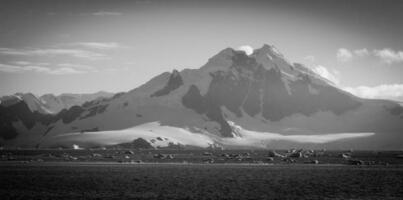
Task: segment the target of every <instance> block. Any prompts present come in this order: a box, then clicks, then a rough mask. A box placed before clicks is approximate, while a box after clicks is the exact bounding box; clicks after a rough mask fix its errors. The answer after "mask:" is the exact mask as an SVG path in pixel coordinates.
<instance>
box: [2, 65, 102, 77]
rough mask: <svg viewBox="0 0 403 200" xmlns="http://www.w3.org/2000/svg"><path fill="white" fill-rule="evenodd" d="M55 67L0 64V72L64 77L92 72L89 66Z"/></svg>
mask: <svg viewBox="0 0 403 200" xmlns="http://www.w3.org/2000/svg"><path fill="white" fill-rule="evenodd" d="M57 66H59V67H58V68H54V69H53V68H50V67H45V66H41V65H40V64H39V65H24V66H18V65H8V64H1V63H0V72H7V73H24V72H36V73H45V74H51V75H65V74H85V73H88V72H91V71H94V70H92V69H90V68H88V67H89V66H87V69H85V68H83V67H82V66H80V65H76V66H73V65H66V64H59V65H57ZM83 66H85V65H83ZM80 67H81V69H80Z"/></svg>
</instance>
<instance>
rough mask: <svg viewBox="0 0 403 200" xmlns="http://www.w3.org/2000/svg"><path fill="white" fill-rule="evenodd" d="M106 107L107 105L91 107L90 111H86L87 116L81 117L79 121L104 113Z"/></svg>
mask: <svg viewBox="0 0 403 200" xmlns="http://www.w3.org/2000/svg"><path fill="white" fill-rule="evenodd" d="M107 107H108V105H107V104H106V105H97V106H94V107H91V108H90V109H88V111H89V113H88V114H87V115H85V116H83V117H81V118H80V119H85V118H88V117H91V116H94V115H96V114H100V113H103V112H105V110H106V108H107Z"/></svg>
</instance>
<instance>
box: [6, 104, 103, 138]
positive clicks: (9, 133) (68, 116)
mask: <svg viewBox="0 0 403 200" xmlns="http://www.w3.org/2000/svg"><path fill="white" fill-rule="evenodd" d="M106 107H107V105H98V106H93V107H90V108H89V109H88V110H89V113H88V114H87V115H86V116H84V117H83V118H86V117H90V116H93V115H95V114H97V113H102V112H104V111H105V109H106ZM85 111H86V109H84V108H83V107H81V106H73V107H71V108H70V109H64V110H62V111H60V112H59V113H58V114H57V115H51V114H42V113H39V112H37V111H35V112H32V111H31V110H30V109H29V107H28V105H27V104H26V103H25V102H24V101H20V102H18V103H16V104H14V105H11V106H7V107H4V106H0V137H1V138H3V139H6V140H9V139H14V138H15V137H17V135H18V132H17V130H16V129H15V127H14V126H13V123H14V122H18V121H21V123H22V124H23V125H24V126H25V127H26V128H27V129H32V128H33V127H34V126H35V124H37V123H39V124H42V125H45V126H47V125H50V124H51V123H54V122H57V121H58V120H62V121H63V123H65V124H68V123H71V122H73V121H74V120H76V119H78V118H79V117H80V116H81V114H82V113H83V112H85ZM52 128H53V126H51V127H49V128H48V129H47V130H46V131H45V132H44V133H43V134H44V135H46V134H47V133H48V132H49V131H50V130H51V129H52Z"/></svg>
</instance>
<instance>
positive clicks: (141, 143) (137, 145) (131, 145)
mask: <svg viewBox="0 0 403 200" xmlns="http://www.w3.org/2000/svg"><path fill="white" fill-rule="evenodd" d="M114 146H115V147H118V148H124V149H154V147H153V146H152V145H151V144H150V143H149V142H147V141H146V140H145V139H143V138H137V139H135V140H133V142H128V143H122V144H117V145H114Z"/></svg>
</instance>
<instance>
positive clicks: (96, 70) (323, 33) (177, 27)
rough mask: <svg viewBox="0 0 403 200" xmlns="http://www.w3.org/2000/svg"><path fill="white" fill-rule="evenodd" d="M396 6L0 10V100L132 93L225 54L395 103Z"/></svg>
mask: <svg viewBox="0 0 403 200" xmlns="http://www.w3.org/2000/svg"><path fill="white" fill-rule="evenodd" d="M402 10H403V1H370V0H365V1H341V0H339V1H322V0H321V1H312V0H311V1H220V3H217V2H215V1H189V0H188V1H155V0H141V1H72V2H70V1H57V0H49V1H40V0H36V1H0V95H7V94H13V93H15V92H32V93H34V94H36V95H41V94H44V93H55V94H60V93H65V92H74V93H88V92H96V91H99V90H105V91H110V92H120V91H127V90H130V89H133V88H135V87H137V86H139V85H140V84H142V83H144V82H146V81H147V80H149V79H150V78H152V77H153V76H156V75H158V74H160V73H162V72H164V71H171V70H172V69H178V70H181V69H184V68H199V67H200V66H202V65H203V64H204V63H206V62H207V60H208V59H209V58H210V57H212V56H213V55H214V54H216V53H218V52H219V51H220V50H222V49H224V48H226V47H232V48H239V47H240V46H250V47H252V48H260V47H261V46H262V45H263V44H265V43H266V44H272V45H274V46H276V47H277V49H279V50H280V51H281V52H282V53H283V54H284V55H285V57H287V58H288V59H289V60H290V61H291V62H299V63H304V64H306V65H307V66H309V67H311V68H312V69H314V70H315V71H316V72H318V73H320V74H321V75H322V76H324V77H326V78H328V79H330V80H332V81H333V82H335V84H336V85H337V86H339V87H340V88H343V89H345V90H348V91H350V92H353V93H355V94H357V95H360V96H363V97H368V98H388V99H396V100H402V101H403V40H402V36H403V23H402V19H403V12H402Z"/></svg>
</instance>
